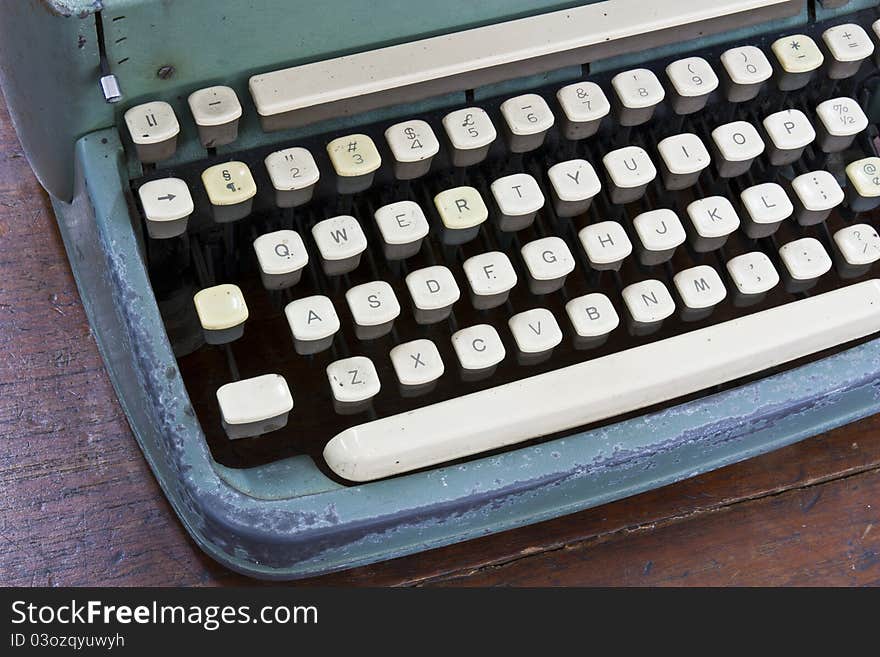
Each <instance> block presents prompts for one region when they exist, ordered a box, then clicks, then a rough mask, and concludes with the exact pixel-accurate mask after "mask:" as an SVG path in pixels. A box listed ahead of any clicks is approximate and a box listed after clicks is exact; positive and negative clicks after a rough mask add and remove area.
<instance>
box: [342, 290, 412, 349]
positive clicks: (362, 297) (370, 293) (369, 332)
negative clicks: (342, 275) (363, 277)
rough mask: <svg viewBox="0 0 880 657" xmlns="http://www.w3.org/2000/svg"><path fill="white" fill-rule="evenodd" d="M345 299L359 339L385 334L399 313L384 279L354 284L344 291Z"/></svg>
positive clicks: (395, 299) (392, 292)
mask: <svg viewBox="0 0 880 657" xmlns="http://www.w3.org/2000/svg"><path fill="white" fill-rule="evenodd" d="M345 300H346V302H347V303H348V309H349V310H350V311H351V316H352V317H353V318H354V323H355V330H356V332H357V336H358V338H360V339H361V340H373V339H375V338H378V337H381V336H383V335H385V334H386V333H388V332H389V331H390V330H391V328H392V326H393V324H394V320H395V319H397V317H398V316H399V315H400V303H399V302H398V301H397V296H396V295H395V294H394V290H393V289H392V287H391V286H390V285H389V284H388V283H387V282H385V281H370V282H369V283H362V284H361V285H356V286H355V287H353V288H351V289H350V290H348V292H346V293H345Z"/></svg>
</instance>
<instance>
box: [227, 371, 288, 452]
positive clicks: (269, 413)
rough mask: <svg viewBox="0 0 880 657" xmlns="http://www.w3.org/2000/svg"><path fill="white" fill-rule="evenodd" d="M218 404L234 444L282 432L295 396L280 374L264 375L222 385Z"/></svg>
mask: <svg viewBox="0 0 880 657" xmlns="http://www.w3.org/2000/svg"><path fill="white" fill-rule="evenodd" d="M217 403H218V404H219V405H220V417H221V419H222V422H223V428H224V429H225V430H226V434H227V435H228V436H229V437H230V438H231V439H232V440H236V439H238V438H250V437H251V436H259V435H262V434H264V433H269V432H270V431H275V430H276V429H281V428H282V427H283V426H285V425H286V424H287V416H288V413H290V411H292V410H293V396H292V395H291V394H290V388H289V387H288V386H287V381H285V380H284V377H283V376H281V375H280V374H263V375H262V376H255V377H252V378H250V379H241V380H240V381H234V382H232V383H227V384H225V385H222V386H220V387H219V388H218V389H217Z"/></svg>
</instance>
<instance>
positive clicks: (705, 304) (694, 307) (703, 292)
mask: <svg viewBox="0 0 880 657" xmlns="http://www.w3.org/2000/svg"><path fill="white" fill-rule="evenodd" d="M672 282H673V283H674V284H675V289H676V290H677V291H678V295H679V296H680V297H681V300H682V302H683V303H684V306H685V308H684V313H683V319H686V320H687V319H699V318H701V317H704V316H705V315H706V311H710V312H711V310H712V308H714V307H715V306H717V305H718V304H719V303H721V302H722V301H724V298H725V297H726V296H727V290H726V289H725V288H724V283H723V282H722V280H721V277H720V276H719V275H718V272H717V271H715V269H714V268H713V267H710V266H709V265H697V266H696V267H690V268H689V269H683V270H682V271H680V272H678V273H677V274H676V275H675V276H674V277H673V279H672Z"/></svg>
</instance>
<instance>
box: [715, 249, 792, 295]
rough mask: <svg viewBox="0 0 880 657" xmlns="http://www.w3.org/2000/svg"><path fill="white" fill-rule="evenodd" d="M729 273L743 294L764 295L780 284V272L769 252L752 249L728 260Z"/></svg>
mask: <svg viewBox="0 0 880 657" xmlns="http://www.w3.org/2000/svg"><path fill="white" fill-rule="evenodd" d="M727 273H728V274H730V278H731V280H732V281H733V284H734V285H735V286H736V289H737V291H738V292H739V293H740V294H741V295H745V296H747V297H748V296H755V295H763V294H764V293H766V292H768V291H769V290H772V289H773V288H774V287H776V286H777V285H778V284H779V274H778V273H777V272H776V268H775V267H774V266H773V262H771V260H770V258H768V257H767V254H765V253H762V252H761V251H751V252H749V253H743V254H742V255H738V256H735V257H733V258H731V259H730V260H728V261H727Z"/></svg>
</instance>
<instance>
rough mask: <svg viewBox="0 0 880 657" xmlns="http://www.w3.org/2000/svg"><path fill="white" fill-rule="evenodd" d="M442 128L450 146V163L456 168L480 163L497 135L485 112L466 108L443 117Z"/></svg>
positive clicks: (480, 109) (477, 108) (478, 108)
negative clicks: (451, 150)
mask: <svg viewBox="0 0 880 657" xmlns="http://www.w3.org/2000/svg"><path fill="white" fill-rule="evenodd" d="M443 128H444V130H446V136H447V137H448V138H449V143H450V144H451V145H452V148H453V153H452V163H453V164H454V165H455V166H457V167H464V166H470V165H472V164H477V163H479V162H482V161H483V160H484V159H485V157H486V155H487V154H488V152H489V147H490V146H491V145H492V142H493V141H495V138H496V137H497V136H498V133H497V132H496V131H495V126H494V125H493V124H492V119H490V118H489V115H488V114H486V110H484V109H482V108H480V107H466V108H464V109H460V110H455V111H454V112H450V113H449V114H447V115H446V116H444V117H443Z"/></svg>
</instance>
